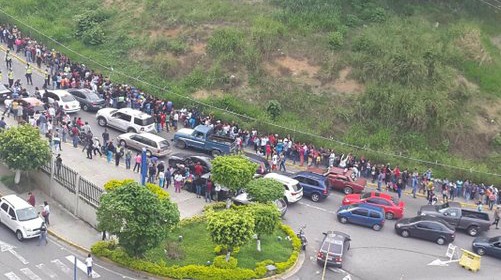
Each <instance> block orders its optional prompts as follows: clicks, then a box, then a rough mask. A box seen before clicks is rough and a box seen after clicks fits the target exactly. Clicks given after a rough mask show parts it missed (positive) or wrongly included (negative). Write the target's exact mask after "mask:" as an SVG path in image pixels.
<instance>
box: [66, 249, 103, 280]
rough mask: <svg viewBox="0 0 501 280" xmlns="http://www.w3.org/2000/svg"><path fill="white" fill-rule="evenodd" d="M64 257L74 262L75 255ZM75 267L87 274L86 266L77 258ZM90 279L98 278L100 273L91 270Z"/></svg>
mask: <svg viewBox="0 0 501 280" xmlns="http://www.w3.org/2000/svg"><path fill="white" fill-rule="evenodd" d="M66 259H67V260H68V261H69V262H70V263H72V264H75V256H71V255H70V256H66ZM77 267H78V269H80V270H81V271H83V272H84V273H85V274H87V266H86V265H85V264H84V263H83V262H82V261H81V260H79V259H77ZM91 276H92V279H95V278H99V277H101V275H99V274H97V273H96V272H95V271H92V275H91Z"/></svg>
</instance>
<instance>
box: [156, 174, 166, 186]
mask: <svg viewBox="0 0 501 280" xmlns="http://www.w3.org/2000/svg"><path fill="white" fill-rule="evenodd" d="M158 185H159V186H160V187H161V188H163V187H164V186H165V173H164V172H163V171H159V172H158Z"/></svg>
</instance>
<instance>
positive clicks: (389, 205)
mask: <svg viewBox="0 0 501 280" xmlns="http://www.w3.org/2000/svg"><path fill="white" fill-rule="evenodd" d="M355 203H368V204H372V205H375V206H379V207H381V208H383V209H384V212H385V217H386V219H388V220H391V219H400V218H402V217H403V216H404V206H405V203H403V202H402V201H400V202H399V201H397V200H396V199H395V198H393V197H392V196H391V195H389V194H385V193H380V192H367V193H363V194H348V195H346V196H345V197H344V198H343V205H350V204H355Z"/></svg>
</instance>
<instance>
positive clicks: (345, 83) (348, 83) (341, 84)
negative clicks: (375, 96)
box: [334, 67, 365, 93]
mask: <svg viewBox="0 0 501 280" xmlns="http://www.w3.org/2000/svg"><path fill="white" fill-rule="evenodd" d="M350 73H351V67H346V68H344V69H342V70H341V71H339V78H337V79H336V80H335V81H334V89H335V90H336V92H339V93H359V92H362V91H364V89H365V87H364V86H363V85H362V84H360V83H359V82H357V81H355V80H353V79H349V75H350Z"/></svg>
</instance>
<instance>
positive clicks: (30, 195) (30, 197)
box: [26, 192, 36, 207]
mask: <svg viewBox="0 0 501 280" xmlns="http://www.w3.org/2000/svg"><path fill="white" fill-rule="evenodd" d="M26 201H28V203H29V204H30V205H31V206H33V207H35V204H36V202H35V195H33V193H32V192H29V193H28V199H27V200H26Z"/></svg>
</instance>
